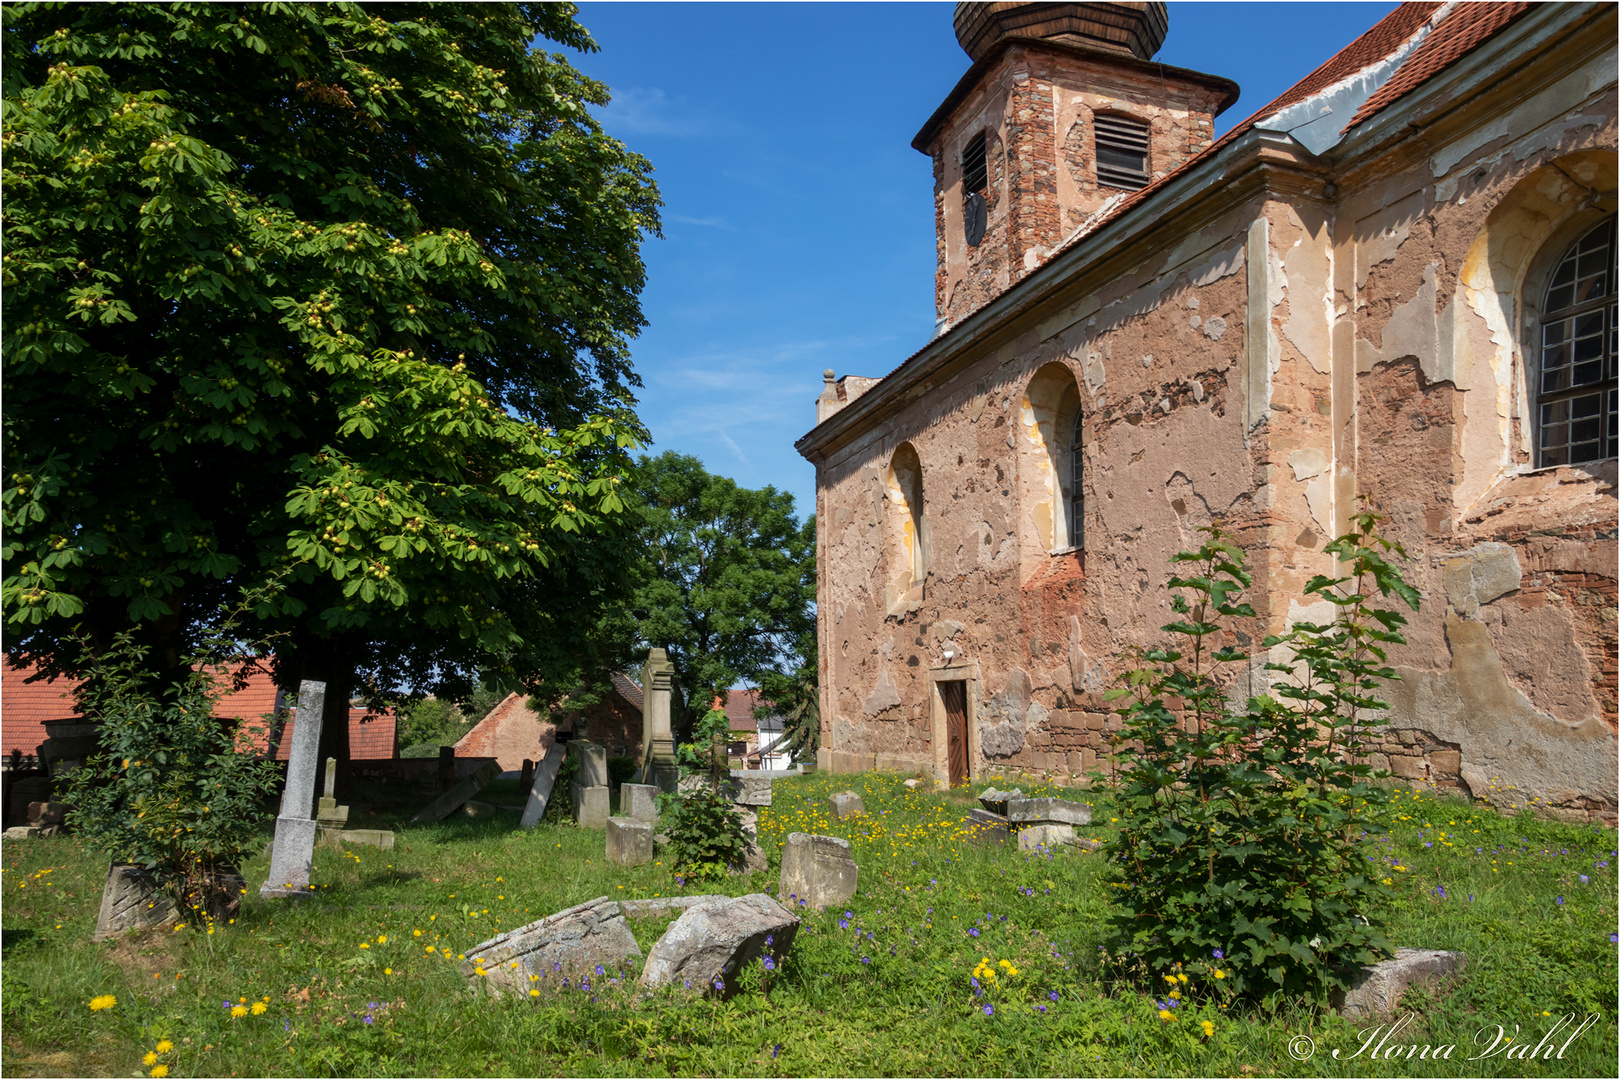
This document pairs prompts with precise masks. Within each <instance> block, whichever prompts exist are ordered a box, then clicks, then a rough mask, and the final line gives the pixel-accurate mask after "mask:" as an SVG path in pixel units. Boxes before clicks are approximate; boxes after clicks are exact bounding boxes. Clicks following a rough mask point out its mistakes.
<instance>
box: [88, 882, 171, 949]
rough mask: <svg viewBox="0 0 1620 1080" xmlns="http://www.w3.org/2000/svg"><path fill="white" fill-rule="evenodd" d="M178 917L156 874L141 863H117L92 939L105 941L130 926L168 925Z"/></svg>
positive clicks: (142, 928) (106, 886)
mask: <svg viewBox="0 0 1620 1080" xmlns="http://www.w3.org/2000/svg"><path fill="white" fill-rule="evenodd" d="M178 918H179V913H178V912H177V911H176V910H175V907H174V902H173V901H171V900H170V899H169V897H168V896H167V895H165V894H164V893H163V892H162V891H161V890H160V889H159V888H158V883H157V878H155V877H154V876H152V874H151V873H150V872H148V871H146V870H144V869H142V868H141V867H139V866H128V865H125V864H122V863H114V864H113V865H112V866H111V867H110V868H108V870H107V884H106V885H104V886H103V887H102V890H101V911H100V913H99V914H98V915H97V916H96V930H95V933H94V934H92V935H91V940H92V941H106V940H107V939H108V938H112V937H118V936H120V935H122V934H125V933H128V932H129V931H131V930H145V929H147V928H149V927H153V926H166V925H168V924H169V923H172V922H174V921H175V920H176V919H178Z"/></svg>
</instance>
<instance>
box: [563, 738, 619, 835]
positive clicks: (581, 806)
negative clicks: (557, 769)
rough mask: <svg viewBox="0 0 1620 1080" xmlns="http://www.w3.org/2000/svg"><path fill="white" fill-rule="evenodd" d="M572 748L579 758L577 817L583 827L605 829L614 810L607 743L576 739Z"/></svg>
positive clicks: (569, 746) (576, 788) (574, 793)
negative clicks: (605, 744)
mask: <svg viewBox="0 0 1620 1080" xmlns="http://www.w3.org/2000/svg"><path fill="white" fill-rule="evenodd" d="M568 752H569V753H570V754H573V755H574V757H575V760H577V761H578V762H579V772H578V773H577V774H576V777H577V778H576V779H575V780H574V788H573V792H572V795H573V800H574V802H573V806H574V820H575V821H576V822H578V823H579V825H580V826H581V827H582V828H586V829H605V828H607V819H608V814H609V812H610V803H611V798H610V795H609V789H608V771H607V747H605V746H598V745H597V744H596V743H593V742H591V741H590V740H589V739H575V740H574V741H573V742H570V743H569V744H568Z"/></svg>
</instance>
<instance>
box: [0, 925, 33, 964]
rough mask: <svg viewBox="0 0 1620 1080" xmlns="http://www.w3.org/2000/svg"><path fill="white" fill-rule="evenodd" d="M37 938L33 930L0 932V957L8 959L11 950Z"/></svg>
mask: <svg viewBox="0 0 1620 1080" xmlns="http://www.w3.org/2000/svg"><path fill="white" fill-rule="evenodd" d="M37 937H39V933H38V931H35V930H22V929H18V930H0V957H3V958H9V957H10V956H11V950H12V949H15V948H18V947H20V946H24V945H27V944H29V943H30V942H32V941H33V940H34V939H35V938H37Z"/></svg>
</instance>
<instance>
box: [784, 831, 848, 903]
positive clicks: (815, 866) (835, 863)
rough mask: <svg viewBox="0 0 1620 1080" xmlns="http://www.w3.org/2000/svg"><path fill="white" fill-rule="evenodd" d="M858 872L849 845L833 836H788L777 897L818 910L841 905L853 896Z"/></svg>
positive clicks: (800, 834) (808, 834) (799, 833)
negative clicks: (829, 905) (795, 901)
mask: <svg viewBox="0 0 1620 1080" xmlns="http://www.w3.org/2000/svg"><path fill="white" fill-rule="evenodd" d="M859 876H860V870H859V868H858V867H857V866H856V865H855V860H854V859H853V858H851V857H850V854H849V841H848V840H840V839H839V838H838V837H836V836H817V835H815V834H813V833H802V832H796V833H788V838H787V842H786V843H785V844H783V845H782V876H781V879H780V881H779V888H778V889H777V894H778V895H779V896H782V897H786V898H789V899H790V900H797V901H800V902H802V903H803V904H804V905H805V906H806V907H810V908H820V907H826V906H827V905H828V904H841V903H843V902H844V901H845V900H848V899H849V898H850V897H852V896H854V895H855V888H856V884H857V882H858V879H859Z"/></svg>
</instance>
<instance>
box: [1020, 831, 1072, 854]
mask: <svg viewBox="0 0 1620 1080" xmlns="http://www.w3.org/2000/svg"><path fill="white" fill-rule="evenodd" d="M1074 841H1075V835H1074V826H1073V825H1031V826H1029V827H1028V828H1024V829H1019V830H1018V850H1019V851H1034V850H1035V849H1037V848H1055V847H1061V846H1063V845H1065V844H1072V843H1074Z"/></svg>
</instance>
